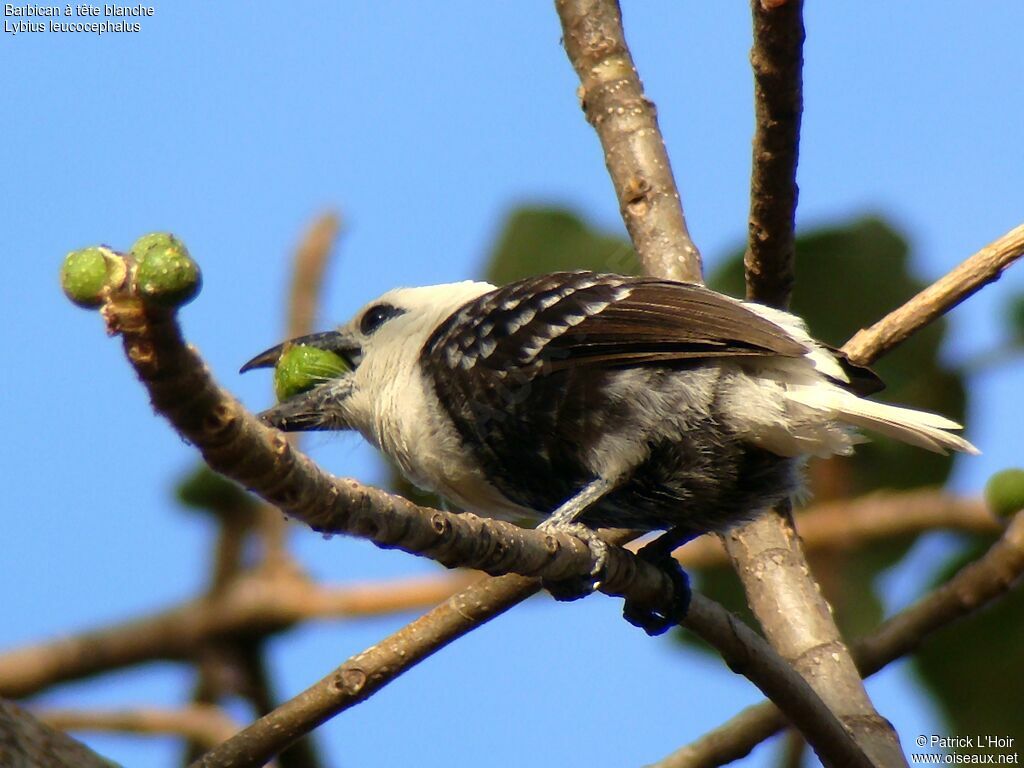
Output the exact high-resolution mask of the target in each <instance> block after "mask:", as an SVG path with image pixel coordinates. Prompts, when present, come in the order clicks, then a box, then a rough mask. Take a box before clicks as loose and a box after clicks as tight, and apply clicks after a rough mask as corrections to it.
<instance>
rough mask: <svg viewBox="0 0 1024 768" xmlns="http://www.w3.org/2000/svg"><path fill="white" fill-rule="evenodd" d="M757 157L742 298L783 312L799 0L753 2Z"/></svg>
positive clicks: (791, 248) (798, 88) (799, 85)
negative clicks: (767, 4)
mask: <svg viewBox="0 0 1024 768" xmlns="http://www.w3.org/2000/svg"><path fill="white" fill-rule="evenodd" d="M751 8H752V13H753V17H754V46H753V48H752V49H751V51H750V64H751V66H752V67H753V70H754V112H755V117H756V129H755V132H754V153H753V163H752V171H751V178H750V219H749V222H748V239H747V251H746V254H745V255H744V257H743V265H744V268H745V270H746V278H747V298H748V299H750V300H752V301H758V302H761V303H762V304H770V305H771V306H775V307H782V308H785V307H787V306H788V305H789V294H790V292H791V291H792V290H793V280H794V277H793V274H794V270H793V261H794V257H795V242H796V236H795V228H796V202H797V194H798V190H797V185H796V166H797V157H798V154H799V148H800V118H801V113H802V111H803V45H804V23H803V0H790V1H789V2H787V3H785V4H784V5H782V6H780V7H777V8H765V7H764V6H763V5H762V0H751Z"/></svg>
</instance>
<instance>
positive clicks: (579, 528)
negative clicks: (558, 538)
mask: <svg viewBox="0 0 1024 768" xmlns="http://www.w3.org/2000/svg"><path fill="white" fill-rule="evenodd" d="M537 530H538V531H544V532H545V533H567V534H569V535H570V536H575V537H576V538H577V539H580V540H581V541H582V542H583V543H584V544H586V545H587V547H588V548H589V549H590V553H591V554H592V555H593V556H594V567H593V568H592V569H591V570H590V573H589V574H587V575H586V576H576V577H573V578H569V579H558V580H550V579H543V580H542V582H541V583H542V584H543V585H544V589H546V590H547V591H548V592H550V593H551V596H552V597H553V598H555V600H559V601H562V602H568V601H571V600H579V599H580V598H581V597H586V596H587V595H589V594H592V593H593V592H594V590H596V589H597V588H598V587H600V586H601V574H602V573H604V568H605V565H606V564H607V562H608V542H606V541H605V540H604V539H602V538H601V537H600V536H598V535H597V533H596V532H595V531H594V530H593V529H591V528H588V527H587V526H585V525H583V524H582V523H569V524H560V523H557V522H556V523H552V522H551V521H550V520H545V521H544V522H543V523H541V524H540V525H538V526H537Z"/></svg>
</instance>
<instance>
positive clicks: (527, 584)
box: [193, 576, 870, 768]
mask: <svg viewBox="0 0 1024 768" xmlns="http://www.w3.org/2000/svg"><path fill="white" fill-rule="evenodd" d="M538 589H539V584H538V582H537V581H536V580H532V579H525V578H523V577H520V576H502V577H498V578H491V579H484V580H482V581H481V582H479V583H478V584H476V585H474V586H472V587H470V588H469V589H467V590H466V591H465V592H463V593H462V594H460V595H456V596H453V597H452V598H450V599H449V600H448V601H447V602H446V603H445V604H443V605H440V606H438V607H437V608H435V609H434V610H432V611H430V612H429V613H427V614H426V615H425V616H423V617H421V618H419V619H417V620H416V621H414V622H412V623H411V624H409V625H407V626H406V627H403V628H402V629H401V630H399V631H398V632H396V633H395V634H393V635H391V636H390V637H388V638H386V639H385V640H382V641H381V642H380V643H378V644H377V645H375V646H373V647H372V648H370V649H368V650H366V651H364V652H363V653H361V654H359V655H358V656H355V657H353V658H352V659H350V660H349V661H347V662H345V664H343V665H342V666H341V667H339V668H338V669H337V670H335V671H334V672H332V673H331V674H330V675H328V676H327V677H325V678H323V679H322V680H320V681H319V682H318V683H316V684H314V685H313V686H311V687H310V688H308V689H306V690H305V691H304V692H302V693H301V694H299V695H298V696H296V697H295V698H294V699H292V700H291V701H289V702H286V703H285V704H283V705H282V706H281V707H279V708H278V709H277V710H275V711H274V712H272V713H270V714H269V715H268V716H266V717H263V718H260V719H259V720H257V721H256V722H255V723H253V724H252V725H250V726H249V727H248V728H246V729H245V730H244V731H242V732H241V733H239V734H237V735H236V736H234V737H232V738H231V739H229V740H228V741H226V742H225V743H223V744H221V745H220V746H218V747H216V748H214V749H213V750H211V751H210V752H209V753H207V754H206V755H205V756H204V757H203V758H202V759H201V760H198V761H196V762H195V763H194V764H193V768H229V766H230V767H231V768H248V766H258V765H262V764H263V762H264V761H266V760H267V759H269V758H270V757H271V756H273V755H274V754H276V753H278V752H279V751H280V750H282V749H284V748H285V747H287V745H288V744H289V743H291V741H292V740H294V739H296V738H299V737H300V736H302V734H304V733H307V732H309V731H310V730H312V729H313V728H315V727H316V726H318V725H319V724H321V723H323V722H324V721H325V720H327V719H328V718H330V717H333V716H335V715H337V714H339V713H340V712H343V711H344V710H346V709H348V708H350V707H352V706H354V705H355V704H358V703H359V702H360V701H363V700H364V699H366V698H368V697H369V696H370V695H372V694H373V693H375V692H376V691H377V690H379V689H380V688H381V687H383V686H384V685H385V684H387V683H388V682H390V681H391V680H393V679H394V678H396V677H398V676H399V675H401V674H402V673H404V672H405V671H407V670H408V669H410V668H411V667H413V666H414V665H415V664H417V663H419V662H420V661H422V660H423V659H425V658H427V657H428V656H430V655H431V654H433V653H434V652H435V651H437V650H439V649H440V648H442V647H444V646H445V645H447V644H449V643H451V642H452V641H454V640H456V639H458V638H459V637H461V636H462V635H464V634H466V633H467V632H469V631H471V630H472V629H475V628H476V627H478V626H480V625H482V624H483V623H485V622H487V621H489V620H490V619H492V618H494V617H495V616H497V615H499V614H500V613H503V612H504V611H506V610H508V609H509V608H511V607H512V606H513V605H515V604H516V603H518V602H520V601H522V600H524V599H526V598H527V597H529V596H530V595H531V594H533V593H535V592H536V591H537V590H538ZM683 626H686V627H687V628H689V629H691V630H693V631H694V632H696V633H697V634H698V635H699V636H700V637H702V638H703V639H704V640H705V641H707V642H708V643H710V644H711V645H712V646H713V647H715V648H716V649H717V650H718V651H719V652H720V653H721V654H722V656H723V658H724V659H725V660H726V662H727V663H728V664H729V666H730V668H731V669H733V670H735V671H737V672H740V673H742V674H745V675H747V676H748V677H750V678H751V679H752V680H754V681H755V682H756V684H757V685H758V687H760V688H761V689H762V690H767V691H771V694H770V695H771V696H772V698H773V699H774V698H778V699H779V700H781V701H785V702H786V703H787V712H788V713H789V716H790V717H795V718H796V719H797V720H798V721H799V722H801V723H802V724H803V726H802V727H803V728H804V729H806V730H804V733H805V734H806V735H807V738H808V741H809V742H811V743H812V744H814V745H816V748H817V749H818V750H819V754H822V755H825V756H827V757H826V760H827V761H828V762H829V764H832V765H850V766H854V765H856V766H869V765H870V763H868V762H867V761H866V760H865V759H864V756H863V754H862V753H861V752H860V751H859V750H858V749H857V747H856V744H855V743H854V741H853V740H852V738H851V737H850V735H849V734H848V733H847V732H846V730H845V729H844V728H843V727H842V726H841V725H840V723H839V722H838V721H837V720H836V719H835V718H834V717H833V716H832V714H831V712H829V710H828V709H827V708H826V707H825V706H824V705H823V704H822V703H821V701H820V700H819V699H818V698H817V696H815V695H814V693H813V691H812V689H811V688H810V687H809V686H808V685H807V683H806V682H805V681H804V680H803V679H802V678H801V677H800V676H799V675H797V674H796V673H794V672H793V670H792V668H791V667H790V666H789V664H787V663H786V662H785V661H784V660H783V659H781V658H780V657H779V656H778V655H777V654H776V653H775V652H774V651H772V650H771V648H769V647H768V645H767V644H766V643H765V642H764V641H763V640H762V639H761V638H760V637H759V636H758V635H757V634H756V633H755V632H754V631H753V630H751V629H750V628H749V627H747V626H746V625H745V624H743V623H742V622H741V621H739V620H738V619H737V618H735V617H734V616H732V615H731V614H729V613H728V612H727V611H726V610H724V609H723V608H722V607H721V606H719V605H718V604H716V603H714V602H713V601H711V600H708V599H707V598H704V597H702V596H700V595H694V600H693V604H692V605H691V608H690V614H689V616H688V617H687V620H686V621H685V622H684V623H683Z"/></svg>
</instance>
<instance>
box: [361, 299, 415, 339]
mask: <svg viewBox="0 0 1024 768" xmlns="http://www.w3.org/2000/svg"><path fill="white" fill-rule="evenodd" d="M404 312H405V310H404V309H399V308H398V307H395V306H392V305H391V304H374V305H373V306H372V307H370V308H369V309H368V310H366V312H364V313H363V317H362V319H361V320H360V321H359V332H360V333H362V334H363V335H364V336H369V335H370V334H371V333H373V332H374V331H376V330H377V329H378V328H380V327H381V326H382V325H384V323H386V322H387V321H388V320H390V319H391V318H392V317H397V316H398V315H401V314H403V313H404Z"/></svg>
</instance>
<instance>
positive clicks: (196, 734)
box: [35, 704, 239, 748]
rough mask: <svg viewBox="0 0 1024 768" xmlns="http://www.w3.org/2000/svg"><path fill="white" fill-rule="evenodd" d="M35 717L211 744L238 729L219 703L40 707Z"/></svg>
mask: <svg viewBox="0 0 1024 768" xmlns="http://www.w3.org/2000/svg"><path fill="white" fill-rule="evenodd" d="M35 714H36V717H38V718H39V719H40V720H41V721H42V722H44V723H46V724H47V725H49V726H50V727H52V728H58V729H60V730H62V731H119V732H125V733H138V734H149V735H156V736H164V735H172V736H183V737H185V738H187V739H190V740H192V741H195V742H198V743H200V744H203V745H205V746H206V747H207V748H210V747H213V746H215V745H217V744H219V743H220V742H222V741H224V740H225V739H229V738H231V736H232V735H234V734H235V733H237V732H238V730H239V726H238V725H237V724H236V723H235V722H234V721H233V720H232V719H231V718H230V717H229V716H228V714H227V713H226V712H225V711H224V710H223V709H221V708H220V707H215V706H210V705H201V704H197V705H191V706H187V707H182V708H180V709H160V708H155V707H137V708H132V709H123V710H98V709H89V710H81V709H56V708H54V709H40V710H37V711H36V713H35Z"/></svg>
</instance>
